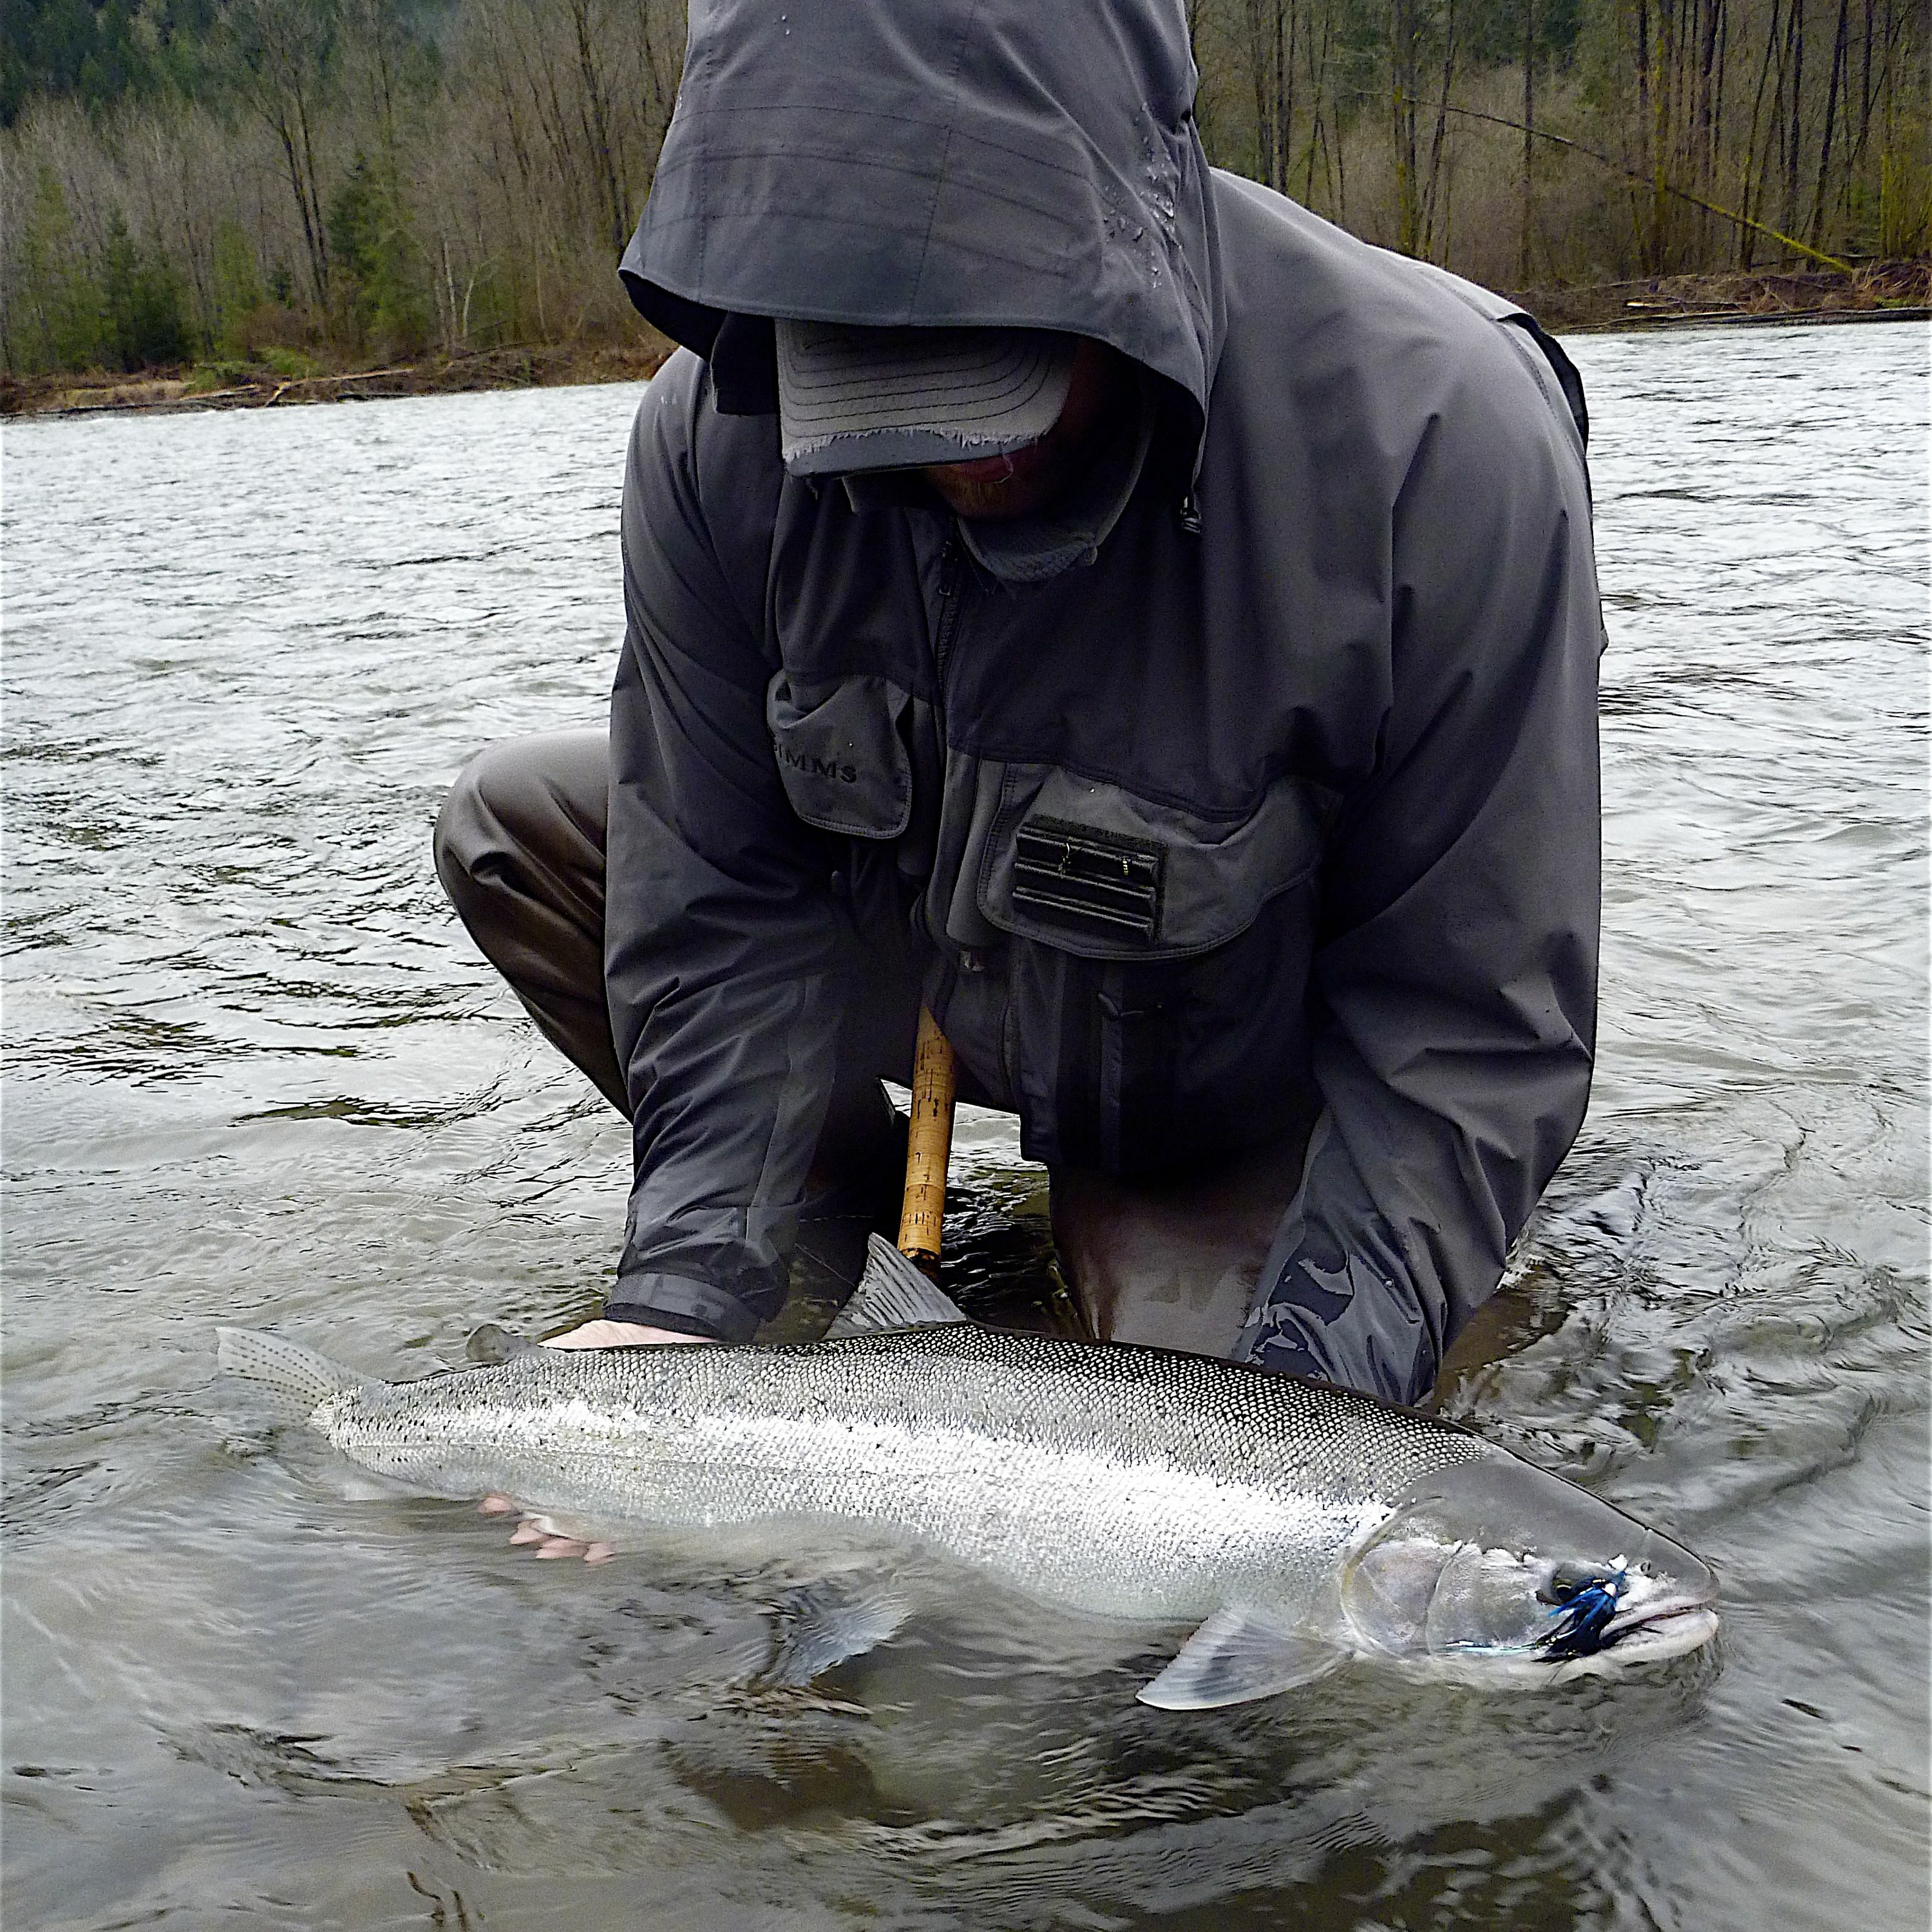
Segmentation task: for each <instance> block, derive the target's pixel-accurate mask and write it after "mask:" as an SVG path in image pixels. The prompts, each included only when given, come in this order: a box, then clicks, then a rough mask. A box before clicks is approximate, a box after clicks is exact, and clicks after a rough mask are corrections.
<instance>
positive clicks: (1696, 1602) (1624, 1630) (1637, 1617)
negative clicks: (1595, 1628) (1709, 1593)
mask: <svg viewBox="0 0 1932 1932" xmlns="http://www.w3.org/2000/svg"><path fill="white" fill-rule="evenodd" d="M1717 1634H1718V1612H1717V1607H1716V1604H1715V1601H1713V1599H1712V1598H1709V1597H1701V1596H1700V1597H1693V1596H1682V1597H1675V1598H1666V1599H1665V1600H1664V1601H1663V1602H1661V1603H1652V1604H1640V1605H1638V1606H1636V1607H1633V1608H1631V1609H1630V1610H1625V1611H1623V1612H1622V1613H1619V1615H1618V1616H1614V1617H1613V1618H1612V1619H1610V1622H1608V1623H1607V1624H1606V1625H1604V1631H1603V1649H1604V1650H1605V1651H1607V1652H1610V1653H1612V1654H1613V1655H1615V1656H1616V1657H1617V1658H1620V1659H1622V1660H1624V1661H1627V1662H1630V1663H1633V1664H1634V1663H1636V1662H1637V1661H1640V1660H1641V1659H1643V1658H1660V1657H1682V1656H1683V1655H1685V1653H1686V1652H1689V1651H1693V1650H1696V1649H1699V1648H1700V1646H1703V1645H1704V1644H1706V1643H1709V1642H1710V1640H1711V1639H1712V1637H1715V1636H1716V1635H1717Z"/></svg>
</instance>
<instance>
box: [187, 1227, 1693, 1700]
mask: <svg viewBox="0 0 1932 1932" xmlns="http://www.w3.org/2000/svg"><path fill="white" fill-rule="evenodd" d="M894 1259H896V1257H894ZM905 1292H907V1294H909V1295H912V1296H913V1298H914V1300H913V1312H915V1313H930V1314H935V1315H936V1316H938V1325H919V1326H914V1327H910V1328H895V1329H892V1330H889V1331H884V1332H862V1333H857V1334H847V1335H845V1336H844V1337H841V1338H840V1339H836V1340H826V1341H823V1342H818V1343H807V1344H802V1345H794V1346H779V1347H763V1348H760V1347H727V1346H712V1345H697V1346H683V1347H664V1348H655V1349H622V1350H616V1351H575V1350H573V1351H568V1352H562V1351H550V1350H545V1349H532V1350H529V1351H528V1352H525V1353H523V1354H521V1355H517V1356H516V1357H514V1358H512V1359H511V1361H508V1362H506V1363H504V1364H501V1365H499V1366H497V1367H490V1368H481V1369H473V1370H461V1371H457V1372H454V1373H446V1374H441V1375H436V1376H428V1377H426V1378H425V1379H422V1380H420V1381H417V1382H403V1383H395V1384H391V1383H386V1382H375V1381H371V1380H366V1379H362V1378H361V1377H358V1376H353V1375H352V1374H351V1373H350V1372H348V1371H347V1370H341V1369H338V1367H335V1365H334V1364H330V1363H329V1362H327V1361H326V1360H325V1359H324V1358H320V1357H318V1356H315V1355H312V1354H311V1353H310V1352H308V1351H307V1350H304V1349H299V1348H298V1347H296V1346H295V1345H293V1344H290V1343H286V1342H283V1341H281V1340H279V1339H278V1338H275V1337H257V1336H252V1335H249V1334H247V1333H245V1331H233V1330H229V1331H223V1361H224V1364H225V1365H226V1366H227V1367H230V1368H232V1369H233V1370H236V1372H238V1373H242V1374H245V1375H248V1376H251V1377H253V1378H254V1379H257V1380H258V1381H263V1382H268V1383H269V1384H271V1385H272V1386H274V1387H275V1388H278V1390H280V1391H281V1392H282V1393H283V1394H284V1395H285V1396H287V1397H290V1398H292V1399H293V1400H294V1401H295V1403H296V1406H298V1408H299V1409H301V1410H302V1412H304V1413H305V1417H306V1419H307V1420H308V1422H309V1424H311V1427H314V1428H315V1429H316V1430H319V1431H320V1433H322V1434H323V1435H324V1436H326V1437H327V1439H329V1442H332V1444H333V1445H335V1448H337V1449H338V1450H339V1451H341V1453H342V1454H344V1456H346V1457H348V1458H349V1459H350V1460H351V1461H353V1462H354V1463H358V1464H359V1465H360V1466H362V1467H363V1468H365V1469H370V1470H372V1471H374V1472H378V1473H380V1474H381V1475H384V1476H386V1477H389V1478H392V1479H394V1480H395V1481H398V1482H400V1483H402V1484H406V1485H407V1486H408V1487H411V1488H413V1489H416V1490H422V1491H424V1492H426V1493H431V1494H434V1495H438V1496H451V1497H469V1496H480V1495H482V1494H484V1493H487V1492H490V1491H498V1492H502V1493H506V1494H508V1495H510V1496H514V1497H515V1498H516V1499H517V1500H518V1501H519V1502H521V1503H523V1505H525V1506H526V1508H529V1509H532V1510H533V1511H545V1512H550V1513H553V1514H557V1515H562V1516H568V1517H572V1518H574V1519H577V1520H584V1521H590V1522H595V1523H603V1524H610V1525H625V1526H640V1527H644V1528H648V1529H656V1530H660V1531H665V1532H686V1533H690V1532H695V1533H698V1534H700V1535H714V1536H717V1537H718V1538H720V1540H721V1547H724V1544H725V1543H726V1541H727V1540H728V1541H729V1543H730V1547H733V1548H736V1547H742V1532H761V1533H762V1534H763V1535H764V1536H765V1538H766V1541H768V1542H769V1544H772V1546H774V1547H791V1548H793V1549H795V1550H797V1551H798V1552H799V1553H801V1554H802V1555H808V1554H809V1553H810V1552H811V1550H812V1549H813V1547H814V1543H815V1542H816V1541H820V1540H821V1539H822V1538H824V1537H825V1536H826V1535H828V1534H829V1535H834V1536H836V1537H838V1538H842V1539H844V1540H845V1541H847V1543H848V1544H851V1543H856V1544H860V1545H865V1546H871V1547H876V1548H877V1550H878V1551H879V1552H880V1553H881V1555H882V1556H883V1557H884V1558H886V1559H888V1560H889V1559H890V1557H891V1556H892V1554H893V1553H902V1554H904V1555H906V1556H912V1555H915V1554H916V1555H918V1556H934V1557H938V1558H939V1559H944V1560H946V1561H948V1562H952V1563H955V1564H957V1565H962V1566H966V1567H968V1568H971V1569H974V1570H977V1571H983V1572H985V1573H986V1574H989V1575H991V1576H992V1577H996V1578H998V1580H1001V1582H1003V1583H1005V1584H1006V1585H1007V1586H1010V1587H1011V1588H1013V1589H1017V1590H1019V1591H1022V1592H1026V1593H1027V1594H1028V1595H1031V1596H1034V1597H1035V1598H1039V1599H1041V1600H1043V1601H1046V1602H1048V1603H1051V1604H1058V1605H1061V1606H1064V1607H1067V1608H1070V1609H1074V1610H1080V1611H1082V1612H1086V1613H1097V1614H1099V1615H1102V1616H1114V1617H1118V1618H1121V1619H1131V1620H1134V1621H1136V1622H1164V1623H1181V1622H1193V1623H1196V1625H1199V1628H1197V1630H1196V1632H1195V1634H1194V1636H1193V1637H1192V1638H1190V1640H1189V1641H1188V1643H1187V1644H1186V1645H1185V1646H1184V1647H1183V1649H1182V1650H1181V1653H1180V1655H1179V1656H1178V1657H1177V1658H1176V1659H1175V1661H1174V1663H1173V1664H1171V1665H1170V1666H1169V1668H1168V1669H1167V1670H1166V1671H1164V1672H1163V1673H1162V1674H1161V1676H1160V1677H1159V1678H1157V1679H1156V1680H1155V1681H1154V1683H1152V1684H1151V1685H1148V1686H1147V1687H1146V1688H1145V1689H1144V1690H1143V1691H1142V1697H1143V1698H1144V1699H1145V1700H1146V1701H1148V1702H1150V1703H1159V1704H1163V1705H1168V1706H1179V1707H1189V1706H1202V1705H1208V1704H1219V1703H1235V1702H1239V1701H1242V1700H1245V1699H1247V1698H1250V1697H1259V1696H1264V1695H1267V1694H1269V1693H1271V1692H1272V1691H1277V1690H1280V1689H1284V1688H1288V1687H1289V1685H1292V1684H1295V1683H1298V1682H1305V1681H1307V1679H1309V1678H1310V1677H1313V1676H1317V1675H1319V1674H1320V1673H1322V1671H1324V1670H1328V1669H1330V1668H1332V1667H1334V1665H1335V1664H1338V1663H1340V1661H1343V1659H1345V1658H1346V1657H1348V1656H1349V1655H1381V1656H1384V1657H1387V1658H1392V1659H1394V1660H1395V1661H1398V1662H1400V1663H1402V1664H1406V1665H1409V1666H1422V1667H1433V1668H1437V1669H1444V1668H1446V1669H1451V1670H1456V1671H1457V1672H1458V1673H1460V1674H1464V1675H1469V1674H1472V1673H1473V1674H1478V1675H1506V1676H1507V1675H1514V1676H1517V1677H1519V1678H1523V1677H1528V1678H1529V1679H1532V1680H1535V1679H1545V1680H1551V1681H1554V1680H1556V1679H1561V1678H1562V1677H1564V1676H1571V1675H1574V1674H1575V1673H1577V1671H1578V1670H1583V1669H1601V1668H1604V1667H1607V1665H1608V1664H1610V1663H1611V1662H1613V1661H1614V1662H1619V1663H1621V1662H1622V1661H1636V1660H1637V1659H1640V1658H1655V1657H1658V1656H1663V1655H1673V1654H1675V1653H1676V1652H1680V1651H1682V1650H1685V1649H1691V1648H1694V1647H1695V1646H1696V1645H1697V1644H1698V1643H1703V1641H1705V1640H1706V1639H1707V1638H1708V1637H1709V1635H1710V1634H1711V1633H1712V1630H1713V1629H1714V1628H1715V1614H1714V1613H1713V1612H1712V1609H1711V1604H1712V1600H1713V1598H1714V1597H1715V1580H1714V1579H1713V1578H1712V1576H1711V1574H1710V1572H1709V1570H1708V1569H1707V1568H1706V1567H1705V1566H1704V1565H1703V1564H1702V1563H1701V1562H1700V1561H1699V1560H1698V1559H1697V1558H1696V1557H1694V1556H1691V1554H1690V1553H1689V1552H1688V1551H1687V1550H1681V1549H1680V1548H1679V1547H1678V1546H1676V1544H1672V1543H1670V1541H1668V1540H1667V1539H1666V1538H1664V1537H1662V1536H1661V1535H1658V1533H1657V1532H1654V1531H1651V1530H1649V1529H1645V1528H1643V1526H1640V1525H1639V1524H1637V1523H1635V1522H1634V1521H1633V1520H1631V1518H1629V1517H1625V1516H1624V1515H1622V1514H1621V1513H1619V1512H1618V1511H1615V1510H1614V1509H1613V1508H1610V1506H1609V1505H1607V1504H1604V1503H1603V1502H1599V1501H1598V1499H1595V1498H1594V1497H1592V1496H1589V1495H1588V1494H1586V1493H1585V1492H1583V1491H1582V1490H1578V1489H1576V1488H1574V1487H1572V1486H1571V1485H1570V1484H1567V1483H1565V1482H1563V1481H1562V1480H1561V1479H1560V1478H1556V1477H1555V1476H1553V1475H1549V1474H1547V1472H1543V1471H1541V1470H1539V1469H1535V1468H1534V1467H1533V1466H1532V1465H1530V1464H1529V1463H1525V1462H1523V1461H1522V1460H1520V1459H1519V1458H1517V1457H1514V1456H1513V1455H1511V1454H1509V1453H1508V1451H1505V1450H1502V1449H1501V1448H1497V1447H1496V1446H1495V1445H1491V1444H1488V1443H1486V1442H1484V1441H1483V1440H1482V1439H1481V1438H1480V1437H1478V1436H1475V1435H1473V1434H1471V1433H1469V1432H1467V1431H1466V1430H1460V1429H1457V1428H1455V1427H1451V1426H1450V1425H1448V1424H1443V1423H1440V1422H1437V1421H1433V1420H1432V1419H1430V1418H1427V1417H1424V1416H1422V1415H1418V1414H1416V1413H1415V1412H1412V1411H1409V1410H1404V1409H1393V1408H1391V1407H1389V1406H1387V1405H1385V1404H1383V1403H1378V1402H1376V1401H1373V1400H1371V1399H1370V1398H1368V1397H1361V1396H1357V1395H1352V1394H1346V1393H1344V1392H1342V1391H1337V1390H1333V1389H1328V1388H1323V1387H1321V1386H1319V1385H1313V1384H1309V1383H1304V1382H1298V1381H1295V1380H1294V1379H1292V1378H1289V1377H1286V1376H1271V1375H1267V1374H1264V1373H1260V1372H1259V1371H1256V1370H1250V1369H1247V1368H1244V1367H1237V1366H1235V1365H1232V1364H1227V1363H1224V1362H1219V1361H1210V1360H1208V1359H1206V1358H1200V1357H1196V1356H1190V1355H1176V1354H1172V1353H1169V1352H1163V1351H1157V1350H1152V1349H1136V1348H1128V1347H1121V1346H1108V1345H1102V1344H1093V1343H1078V1342H1069V1341H1064V1340H1058V1339H1055V1338H1053V1337H1043V1336H1034V1335H1018V1334H1000V1333H996V1332H993V1331H988V1330H985V1329H982V1328H977V1327H975V1326H974V1325H970V1324H968V1323H966V1322H964V1321H963V1320H962V1319H960V1318H959V1317H958V1315H957V1311H956V1310H951V1308H950V1304H946V1303H944V1300H943V1298H939V1297H938V1296H937V1293H936V1291H933V1290H932V1289H929V1288H927V1287H926V1286H925V1285H924V1284H923V1283H920V1284H919V1286H918V1287H917V1288H916V1289H913V1288H911V1287H910V1286H907V1287H906V1289H905ZM920 1296H924V1297H925V1298H926V1300H925V1301H919V1297H920ZM734 1533H737V1534H734ZM895 1614H896V1613H895ZM862 1621H864V1620H862ZM892 1621H893V1619H891V1618H886V1619H878V1618H877V1617H874V1618H872V1619H871V1620H870V1621H869V1622H868V1623H867V1625H866V1628H865V1630H864V1631H859V1632H857V1633H856V1634H858V1635H859V1636H862V1637H864V1638H865V1641H866V1642H871V1641H876V1640H877V1639H878V1637H880V1635H882V1634H886V1631H889V1628H890V1626H891V1624H892ZM862 1647H865V1646H864V1643H844V1641H843V1640H842V1639H841V1636H840V1635H839V1634H838V1633H837V1632H832V1633H831V1634H829V1635H826V1634H820V1637H818V1638H817V1639H815V1640H814V1646H812V1647H811V1656H812V1658H813V1660H814V1667H815V1668H822V1667H823V1664H825V1663H826V1662H828V1661H834V1660H835V1658H836V1657H838V1656H841V1655H850V1654H851V1652H852V1651H853V1649H857V1648H862Z"/></svg>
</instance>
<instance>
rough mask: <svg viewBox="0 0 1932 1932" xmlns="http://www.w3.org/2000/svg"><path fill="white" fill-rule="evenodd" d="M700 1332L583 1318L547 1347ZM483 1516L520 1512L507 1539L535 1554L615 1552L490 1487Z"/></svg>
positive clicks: (618, 1344) (604, 1555)
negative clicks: (560, 1530) (562, 1529)
mask: <svg viewBox="0 0 1932 1932" xmlns="http://www.w3.org/2000/svg"><path fill="white" fill-rule="evenodd" d="M703 1340H704V1337H703V1336H702V1335H680V1334H677V1333H676V1331H674V1330H673V1329H670V1328H646V1327H645V1326H644V1325H643V1323H642V1322H580V1323H579V1324H578V1325H577V1327H576V1328H570V1329H566V1330H565V1331H564V1333H563V1334H561V1335H553V1336H552V1337H550V1340H548V1341H547V1342H546V1343H544V1345H543V1346H544V1347H545V1348H546V1349H638V1348H649V1347H652V1346H656V1345H658V1344H659V1343H668V1342H701V1341H703ZM477 1507H478V1509H479V1510H480V1511H481V1512H482V1514H484V1515H485V1516H510V1515H512V1514H516V1515H520V1516H521V1517H522V1518H523V1520H522V1521H521V1522H520V1523H518V1524H517V1528H516V1530H515V1532H514V1534H513V1535H511V1538H510V1541H511V1542H512V1543H513V1544H532V1543H533V1544H535V1545H536V1547H537V1554H538V1556H547V1557H549V1558H550V1559H553V1560H554V1559H556V1558H557V1557H559V1556H580V1557H582V1558H583V1560H584V1562H586V1563H607V1562H609V1561H610V1559H611V1558H612V1557H613V1556H615V1555H616V1550H614V1549H613V1547H611V1546H610V1544H607V1543H586V1542H585V1541H583V1538H580V1537H575V1536H560V1535H558V1534H557V1532H556V1529H554V1528H553V1526H552V1525H551V1523H550V1519H549V1518H548V1517H542V1516H538V1515H535V1514H532V1512H530V1511H526V1510H523V1509H522V1508H520V1506H519V1505H517V1503H516V1502H514V1501H512V1500H511V1498H509V1497H508V1496H505V1495H503V1494H502V1493H501V1492H500V1491H498V1490H491V1491H490V1493H489V1495H487V1496H485V1497H484V1499H483V1500H482V1502H481V1503H479V1504H478V1505H477Z"/></svg>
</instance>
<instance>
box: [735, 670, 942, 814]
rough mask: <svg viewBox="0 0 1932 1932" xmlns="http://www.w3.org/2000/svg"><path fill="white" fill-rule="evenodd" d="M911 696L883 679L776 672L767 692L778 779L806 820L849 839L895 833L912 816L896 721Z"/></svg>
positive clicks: (908, 765)
mask: <svg viewBox="0 0 1932 1932" xmlns="http://www.w3.org/2000/svg"><path fill="white" fill-rule="evenodd" d="M911 701H912V700H911V697H910V694H908V693H907V692H905V691H901V689H900V688H898V685H895V684H893V683H892V682H889V680H887V679H885V678H883V677H876V676H869V675H855V676H849V677H842V678H838V679H835V680H832V681H831V682H828V683H826V684H823V685H811V684H806V683H803V682H796V681H795V680H794V679H793V677H792V675H791V673H790V672H789V671H784V670H781V671H780V672H779V673H778V674H777V676H775V677H774V678H773V679H772V681H771V683H770V684H769V686H768V687H767V688H766V692H765V723H766V727H767V728H768V729H769V730H770V732H771V734H772V756H773V757H775V760H777V763H778V781H779V782H780V783H781V784H782V785H783V786H784V791H785V796H786V798H787V799H788V800H789V801H790V805H791V808H792V810H793V811H795V812H796V813H797V814H798V815H799V817H800V818H802V819H803V820H805V823H806V824H808V825H815V826H817V827H818V828H819V829H820V830H821V831H824V832H838V833H840V834H841V835H844V836H845V837H847V838H898V836H899V835H900V834H901V832H904V830H905V829H906V827H907V825H908V824H910V823H911V820H912V762H911V760H910V757H909V756H908V755H907V751H906V747H905V743H904V739H903V738H902V736H901V733H900V728H899V727H900V723H901V720H902V719H903V718H904V716H905V715H906V712H907V709H908V707H909V706H910V703H911Z"/></svg>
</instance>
